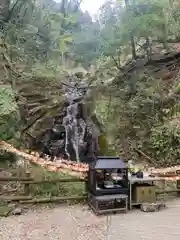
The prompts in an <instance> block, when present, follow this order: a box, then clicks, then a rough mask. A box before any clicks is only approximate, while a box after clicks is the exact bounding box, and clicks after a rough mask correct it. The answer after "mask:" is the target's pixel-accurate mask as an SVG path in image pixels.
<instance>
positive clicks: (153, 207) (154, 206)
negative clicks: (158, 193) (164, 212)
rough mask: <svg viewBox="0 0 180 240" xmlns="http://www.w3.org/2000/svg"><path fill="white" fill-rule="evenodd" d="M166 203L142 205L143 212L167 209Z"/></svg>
mask: <svg viewBox="0 0 180 240" xmlns="http://www.w3.org/2000/svg"><path fill="white" fill-rule="evenodd" d="M165 207H166V205H165V203H142V204H141V211H143V212H158V211H159V210H161V209H163V208H165Z"/></svg>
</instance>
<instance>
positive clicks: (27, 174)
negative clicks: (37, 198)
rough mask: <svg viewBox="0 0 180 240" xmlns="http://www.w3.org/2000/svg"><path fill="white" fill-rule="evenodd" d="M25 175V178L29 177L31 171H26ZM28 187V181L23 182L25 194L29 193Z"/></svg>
mask: <svg viewBox="0 0 180 240" xmlns="http://www.w3.org/2000/svg"><path fill="white" fill-rule="evenodd" d="M25 175H26V177H27V178H30V175H31V173H30V172H26V173H25ZM29 187H30V184H29V183H28V182H26V183H24V194H25V195H29V190H30V189H29Z"/></svg>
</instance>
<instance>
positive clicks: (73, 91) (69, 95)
mask: <svg viewBox="0 0 180 240" xmlns="http://www.w3.org/2000/svg"><path fill="white" fill-rule="evenodd" d="M63 85H64V93H65V94H64V95H65V103H64V108H63V110H62V111H61V113H60V114H59V115H57V116H56V117H55V118H54V122H53V127H52V129H50V130H49V137H48V141H46V144H45V145H44V149H43V151H42V155H43V154H47V155H50V156H51V159H52V160H53V159H54V158H55V157H63V158H68V159H71V160H75V161H77V162H90V161H92V160H93V159H94V157H95V156H96V155H97V154H98V150H99V146H98V136H99V134H100V131H99V129H98V127H97V126H96V125H95V124H94V123H93V121H92V120H91V117H90V116H87V114H85V112H84V109H85V107H86V105H85V103H84V97H85V95H86V93H87V91H88V88H89V86H87V85H84V84H80V83H79V82H78V83H77V81H76V82H73V81H72V78H70V81H69V82H67V83H64V84H63Z"/></svg>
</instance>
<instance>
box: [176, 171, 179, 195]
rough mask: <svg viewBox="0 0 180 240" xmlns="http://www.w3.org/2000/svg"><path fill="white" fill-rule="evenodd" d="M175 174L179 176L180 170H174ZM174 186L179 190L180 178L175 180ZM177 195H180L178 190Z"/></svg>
mask: <svg viewBox="0 0 180 240" xmlns="http://www.w3.org/2000/svg"><path fill="white" fill-rule="evenodd" d="M176 175H177V176H178V177H180V170H177V171H176ZM176 188H177V189H178V190H180V180H177V181H176ZM177 196H178V197H180V191H178V192H177Z"/></svg>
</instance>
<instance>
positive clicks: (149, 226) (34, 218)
mask: <svg viewBox="0 0 180 240" xmlns="http://www.w3.org/2000/svg"><path fill="white" fill-rule="evenodd" d="M167 206H168V208H167V209H164V210H162V211H160V212H156V213H143V212H141V211H139V210H133V211H131V212H129V213H128V214H117V215H112V216H109V217H104V216H102V217H96V216H94V215H93V214H92V213H91V212H90V211H88V210H87V207H82V206H72V207H56V208H53V209H43V210H36V211H33V212H32V211H31V212H27V213H26V214H23V215H21V216H12V217H8V218H1V219H0V240H51V239H52V240H130V239H133V240H152V239H153V240H162V239H163V240H170V239H171V240H179V239H180V200H174V201H173V202H171V203H170V204H168V205H167ZM107 220H108V221H107Z"/></svg>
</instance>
